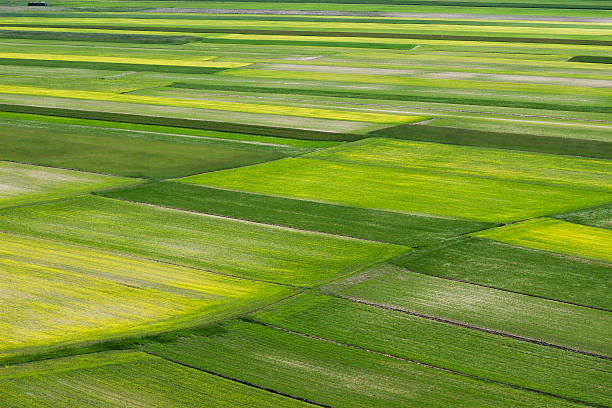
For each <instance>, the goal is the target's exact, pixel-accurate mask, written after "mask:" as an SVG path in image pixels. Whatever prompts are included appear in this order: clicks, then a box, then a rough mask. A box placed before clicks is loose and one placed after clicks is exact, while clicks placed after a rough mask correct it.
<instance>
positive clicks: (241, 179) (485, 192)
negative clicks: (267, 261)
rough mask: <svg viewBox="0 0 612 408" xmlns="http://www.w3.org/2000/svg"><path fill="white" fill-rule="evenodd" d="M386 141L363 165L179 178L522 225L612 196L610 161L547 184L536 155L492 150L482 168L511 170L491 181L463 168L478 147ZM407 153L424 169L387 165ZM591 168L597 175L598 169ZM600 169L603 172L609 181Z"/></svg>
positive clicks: (319, 162)
mask: <svg viewBox="0 0 612 408" xmlns="http://www.w3.org/2000/svg"><path fill="white" fill-rule="evenodd" d="M380 143H381V144H383V147H378V148H377V147H372V148H371V149H369V150H368V151H367V152H366V153H365V154H364V155H365V156H366V157H365V158H363V159H361V161H360V160H359V159H357V160H352V161H349V160H347V161H337V160H336V159H335V158H336V157H337V156H336V155H335V152H334V153H332V154H331V159H332V160H328V158H326V155H328V153H326V152H322V153H320V154H321V155H323V156H322V157H320V156H319V153H313V154H312V155H307V156H304V157H300V158H294V159H283V160H277V161H274V162H270V163H265V164H261V165H257V166H250V167H244V168H240V169H233V170H225V171H219V172H214V173H206V174H201V175H195V176H190V177H186V178H183V179H179V180H178V181H179V182H183V183H188V184H196V185H204V186H209V187H216V188H223V189H230V190H239V191H246V192H251V193H258V194H269V195H277V196H283V197H290V198H297V199H306V200H313V201H322V202H328V203H336V204H342V205H348V206H354V207H361V208H373V209H380V210H387V211H397V212H402V213H408V214H430V215H433V216H441V217H451V218H463V219H467V220H474V221H488V222H508V221H513V220H520V219H524V218H528V217H533V216H537V215H545V214H547V213H550V212H554V209H555V208H559V209H560V210H561V211H563V209H570V208H579V207H584V206H587V205H589V204H591V205H592V204H599V203H603V202H607V201H610V199H611V198H612V191H610V190H609V188H608V186H607V185H605V181H606V180H608V179H609V173H608V174H606V169H607V167H606V165H607V162H604V161H601V163H600V162H598V161H596V160H593V163H592V164H591V162H590V161H589V160H586V163H585V165H586V168H585V169H584V173H585V174H584V176H583V177H584V182H582V183H581V182H579V181H578V180H580V178H577V179H576V180H577V181H574V182H572V181H566V182H565V183H564V182H563V177H562V176H561V177H560V175H554V176H553V175H552V174H551V175H550V176H548V180H547V177H546V172H545V170H542V171H540V173H541V176H539V177H538V178H539V180H538V179H536V180H534V181H533V182H531V181H530V180H529V179H528V177H529V176H528V174H529V173H532V174H538V168H537V167H536V166H533V164H532V163H531V164H530V162H529V156H528V157H525V158H523V157H521V155H520V154H517V153H512V152H506V151H503V150H499V151H495V150H485V151H484V152H483V156H485V158H484V159H483V161H484V163H483V164H481V165H480V166H481V167H485V166H486V165H487V160H488V162H489V163H491V162H493V161H494V160H497V162H501V163H503V164H504V165H506V163H508V164H507V169H504V168H503V167H501V166H499V168H500V170H493V171H494V173H493V174H492V175H491V176H483V174H481V170H480V169H479V168H478V165H479V164H478V163H475V165H474V167H475V168H474V169H473V170H471V169H469V168H468V169H466V168H465V167H462V169H463V170H458V169H457V167H458V166H459V165H458V164H457V161H458V160H460V157H461V155H469V154H471V153H472V151H473V150H474V149H472V148H469V147H450V148H448V149H450V151H451V152H452V153H453V154H452V155H451V154H444V153H442V152H439V150H445V149H447V148H443V149H440V148H439V147H438V146H437V145H435V144H420V145H419V147H422V152H421V151H418V150H417V152H418V153H417V152H414V153H413V149H412V148H411V145H412V143H410V142H394V141H390V142H386V141H384V140H383V141H382V142H380ZM384 144H391V145H395V144H399V146H397V147H395V146H394V147H392V148H391V150H392V152H391V153H389V152H387V150H386V149H385V148H384ZM368 145H369V143H368V142H367V141H366V146H368ZM339 149H340V152H343V153H344V154H345V155H349V156H350V155H353V154H354V155H356V156H359V155H360V154H361V153H360V152H362V149H361V148H360V144H359V143H357V144H351V145H350V147H345V146H342V147H340V148H339ZM429 151H433V153H432V154H431V157H428V156H427V154H428V153H429ZM332 152H333V149H332ZM419 153H420V155H419ZM339 154H340V153H339ZM402 154H403V155H406V156H409V155H410V154H414V155H419V157H423V159H419V160H422V163H424V164H421V166H419V163H418V160H417V161H416V164H413V162H408V163H410V164H409V165H407V166H401V167H394V166H392V165H389V164H387V163H386V160H389V159H388V157H389V156H391V157H399V158H401V157H402ZM517 155H519V157H518V158H517V157H516V156H517ZM455 157H458V158H459V159H455ZM466 157H469V156H466ZM313 159H316V160H313ZM551 159H554V157H551V158H550V159H549V158H548V157H545V158H544V159H543V165H542V166H543V167H545V166H546V161H547V160H551ZM405 160H408V159H405ZM561 160H563V159H561ZM568 160H569V162H570V163H571V164H570V165H573V167H569V169H568V170H567V173H568V176H566V177H569V174H571V172H575V173H578V174H580V170H581V169H580V165H581V163H580V160H582V159H575V160H576V161H577V163H574V162H573V161H572V159H568ZM427 165H428V166H429V167H427ZM591 165H592V166H594V170H593V169H591V168H590V166H591ZM408 166H409V167H408ZM520 166H523V170H520V169H521V167H520ZM598 166H601V167H600V168H598ZM517 167H518V169H519V170H518V171H522V172H523V173H527V174H526V175H525V178H524V179H523V178H522V177H520V173H519V172H518V171H517V170H516V169H517ZM513 171H516V172H517V173H513ZM504 172H505V175H504ZM597 172H600V174H601V176H599V177H601V178H602V179H601V181H599V180H598V178H599V177H598V176H597ZM495 173H501V175H497V174H495ZM551 173H552V172H551ZM512 174H515V176H512ZM561 174H562V173H561ZM532 177H534V178H535V177H536V176H535V175H534V176H532ZM551 177H552V179H550V178H551ZM541 180H544V181H541ZM576 183H578V184H581V185H580V187H582V188H576ZM564 184H565V185H564ZM474 197H476V199H474ZM557 212H560V211H557Z"/></svg>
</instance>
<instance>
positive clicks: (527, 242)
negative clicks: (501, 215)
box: [473, 218, 612, 262]
mask: <svg viewBox="0 0 612 408" xmlns="http://www.w3.org/2000/svg"><path fill="white" fill-rule="evenodd" d="M473 235H474V236H475V237H480V238H487V239H492V240H495V241H499V242H505V243H507V244H512V245H519V246H522V247H527V248H535V249H541V250H544V251H550V252H557V253H560V254H567V255H576V256H581V257H584V258H591V259H600V260H603V261H608V262H612V231H610V230H606V229H602V228H595V227H588V226H585V225H578V224H572V223H570V222H565V221H561V220H556V219H551V218H538V219H534V220H527V221H523V222H520V223H517V224H511V225H506V226H503V227H499V228H495V229H490V230H486V231H481V232H477V233H474V234H473Z"/></svg>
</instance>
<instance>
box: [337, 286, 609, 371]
mask: <svg viewBox="0 0 612 408" xmlns="http://www.w3.org/2000/svg"><path fill="white" fill-rule="evenodd" d="M332 296H336V297H339V298H341V299H345V300H349V301H351V302H355V303H360V304H362V305H367V306H372V307H377V308H379V309H385V310H390V311H392V312H398V313H403V314H406V315H409V316H414V317H419V318H421V319H427V320H431V321H434V322H438V323H445V324H450V325H453V326H458V327H463V328H464V329H470V330H476V331H480V332H484V333H489V334H495V335H497V336H501V337H507V338H510V339H514V340H520V341H524V342H527V343H533V344H537V345H540V346H545V347H551V348H556V349H559V350H563V351H569V352H571V353H576V354H582V355H585V356H589V357H595V358H600V359H602V360H609V361H612V357H609V356H605V355H603V354H597V353H591V352H590V351H583V350H578V349H575V348H571V347H566V346H561V345H559V344H554V343H548V342H545V341H541V340H535V339H531V338H529V337H523V336H517V335H515V334H511V333H506V332H502V331H498V330H492V329H486V328H484V327H478V326H473V325H470V324H465V323H461V322H456V321H454V320H448V319H444V318H441V317H435V316H429V315H425V314H421V313H414V312H409V311H407V310H403V309H398V308H396V307H391V306H385V305H379V304H378V303H372V302H367V301H365V300H360V299H356V298H353V297H350V296H342V295H332Z"/></svg>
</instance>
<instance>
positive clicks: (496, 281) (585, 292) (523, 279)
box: [391, 237, 612, 310]
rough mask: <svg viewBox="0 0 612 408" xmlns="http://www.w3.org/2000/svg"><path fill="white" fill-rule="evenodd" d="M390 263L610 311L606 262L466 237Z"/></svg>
mask: <svg viewBox="0 0 612 408" xmlns="http://www.w3.org/2000/svg"><path fill="white" fill-rule="evenodd" d="M566 239H571V238H566ZM391 263H393V264H395V265H398V266H402V267H404V268H406V269H409V270H411V271H415V272H420V273H426V274H428V275H433V276H440V277H443V278H449V279H456V280H462V281H466V282H473V283H477V284H481V285H488V286H493V287H496V288H500V289H505V290H511V291H515V292H519V293H526V294H530V295H535V296H542V297H546V298H549V299H556V300H562V301H565V302H573V303H577V304H580V305H587V306H593V307H600V308H604V309H608V310H612V299H610V296H609V293H610V290H612V279H611V277H610V264H608V263H605V262H597V261H593V260H589V259H583V258H576V257H575V256H567V255H561V254H556V253H552V252H545V251H541V250H535V249H531V248H522V247H517V246H515V245H508V244H503V243H501V242H496V241H491V240H487V239H483V238H473V237H467V238H466V239H461V240H457V241H456V242H450V243H448V244H447V245H442V246H441V247H439V248H436V247H434V248H433V249H429V250H422V251H412V252H411V253H408V254H406V255H403V256H402V255H400V256H399V257H398V258H395V259H393V260H392V261H391Z"/></svg>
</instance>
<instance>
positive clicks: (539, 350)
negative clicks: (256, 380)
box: [249, 292, 612, 405]
mask: <svg viewBox="0 0 612 408" xmlns="http://www.w3.org/2000/svg"><path fill="white" fill-rule="evenodd" d="M249 318H250V319H252V320H253V319H254V321H256V322H259V323H262V324H266V325H270V326H273V327H280V328H281V329H284V330H291V331H295V332H299V333H303V334H306V335H309V336H316V337H322V338H325V339H328V340H332V341H338V342H341V343H344V344H348V345H351V346H356V347H361V348H365V349H368V350H372V351H375V352H379V353H386V354H390V355H393V356H396V357H399V358H405V359H408V360H412V361H417V362H420V363H424V364H431V365H433V366H436V367H440V368H443V369H447V370H453V371H457V372H460V373H463V374H466V375H473V376H476V377H479V378H485V379H489V380H493V381H500V382H503V383H506V384H511V385H514V386H517V387H525V388H530V389H534V390H538V391H542V392H549V393H551V394H555V395H559V396H563V397H565V398H573V399H578V400H582V401H586V402H588V403H594V404H601V405H609V404H610V403H611V402H612V398H611V397H610V395H611V394H610V391H611V388H612V386H611V384H612V373H611V372H610V371H609V366H610V363H609V362H608V361H605V360H602V359H597V358H594V357H589V356H584V355H580V354H576V353H569V352H566V351H562V350H558V349H553V348H550V347H543V346H540V345H536V344H532V343H527V342H522V341H519V340H516V339H510V338H506V337H500V336H496V335H494V334H490V333H483V332H480V331H476V330H470V329H466V328H463V327H458V326H453V325H449V324H444V323H440V322H436V321H431V320H427V319H422V318H419V317H414V316H408V315H406V314H404V313H400V312H395V311H391V310H386V309H381V308H377V307H373V306H368V305H364V304H361V303H357V302H352V301H350V300H346V299H341V298H338V297H332V296H325V295H322V294H319V293H313V292H306V293H302V294H299V295H297V296H294V297H292V298H290V299H286V300H283V301H282V302H279V303H276V304H274V305H270V306H267V307H265V308H264V309H262V310H260V311H257V312H255V313H254V314H252V315H250V316H249ZM526 361H528V362H529V363H528V364H526V363H525V362H526ZM561 379H563V381H561Z"/></svg>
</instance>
